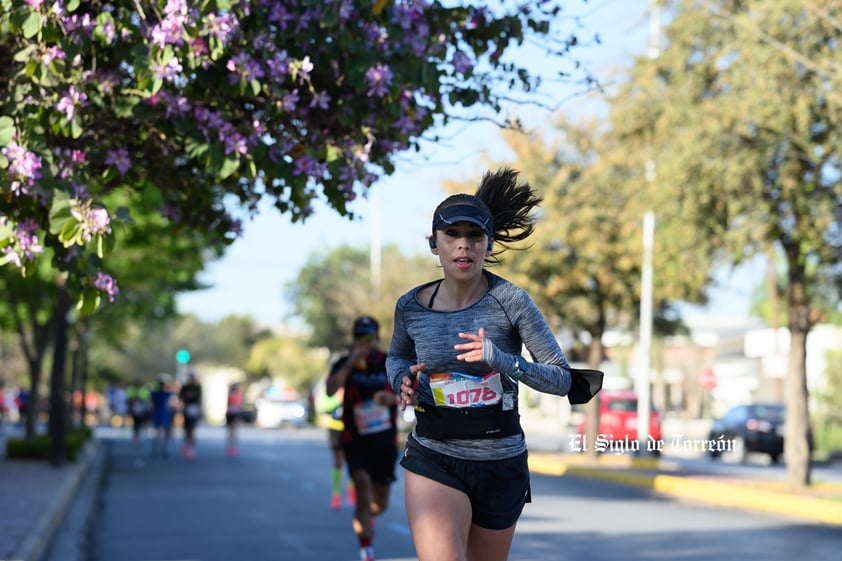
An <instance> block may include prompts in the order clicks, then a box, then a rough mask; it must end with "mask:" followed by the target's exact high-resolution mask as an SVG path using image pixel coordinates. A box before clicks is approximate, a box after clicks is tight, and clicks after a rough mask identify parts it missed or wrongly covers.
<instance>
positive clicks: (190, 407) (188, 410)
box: [184, 403, 200, 418]
mask: <svg viewBox="0 0 842 561" xmlns="http://www.w3.org/2000/svg"><path fill="white" fill-rule="evenodd" d="M199 413H200V409H199V404H198V403H188V404H187V407H185V408H184V415H185V416H187V417H190V418H193V417H198V416H199Z"/></svg>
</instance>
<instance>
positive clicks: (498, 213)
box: [433, 167, 544, 264]
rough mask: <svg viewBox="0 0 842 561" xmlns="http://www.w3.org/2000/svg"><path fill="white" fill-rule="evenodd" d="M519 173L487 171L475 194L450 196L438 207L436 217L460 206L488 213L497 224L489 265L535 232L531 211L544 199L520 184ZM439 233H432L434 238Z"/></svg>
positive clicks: (486, 260)
mask: <svg viewBox="0 0 842 561" xmlns="http://www.w3.org/2000/svg"><path fill="white" fill-rule="evenodd" d="M518 175H519V172H518V171H516V170H513V169H511V168H509V167H503V168H501V169H499V170H497V171H493V172H492V171H487V172H485V174H483V176H482V179H480V182H479V187H477V190H476V193H474V194H473V195H468V194H458V195H451V196H449V197H447V198H446V199H445V200H443V201H442V202H441V203H440V204H439V206H437V207H436V211H435V213H434V216H437V215H438V214H439V213H440V212H441V211H442V209H445V208H448V207H450V206H453V205H458V204H463V205H464V204H469V205H474V206H477V207H478V208H480V209H482V210H483V211H484V212H487V213H488V214H489V215H490V216H491V219H492V222H493V224H494V226H493V228H494V235H493V239H494V249H493V250H492V251H491V252H490V253H489V254H488V255H487V256H486V258H485V262H486V263H488V264H495V263H500V262H501V259H500V254H501V253H503V252H504V251H506V250H507V249H511V244H513V243H515V242H519V241H523V240H525V239H526V238H528V237H529V236H530V235H532V232H533V231H534V230H535V216H533V215H532V210H533V209H534V208H535V207H537V206H538V205H540V204H541V202H542V201H543V200H544V199H543V197H541V196H540V195H538V193H537V192H536V191H535V190H534V189H533V188H532V187H531V186H530V185H529V183H528V182H526V181H519V177H518ZM435 235H436V232H435V229H434V230H433V237H435Z"/></svg>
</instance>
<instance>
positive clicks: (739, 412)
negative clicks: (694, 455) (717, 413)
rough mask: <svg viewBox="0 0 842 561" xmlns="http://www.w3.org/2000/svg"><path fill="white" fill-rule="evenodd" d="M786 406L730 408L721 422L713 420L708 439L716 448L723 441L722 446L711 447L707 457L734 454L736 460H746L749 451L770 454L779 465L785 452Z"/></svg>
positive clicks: (757, 404) (768, 405)
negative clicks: (721, 447)
mask: <svg viewBox="0 0 842 561" xmlns="http://www.w3.org/2000/svg"><path fill="white" fill-rule="evenodd" d="M785 419H786V406H785V405H784V404H783V403H749V404H745V405H737V406H736V407H732V408H731V409H729V410H728V411H727V412H726V413H725V415H724V416H723V417H722V418H720V419H714V421H713V423H712V424H711V427H710V432H709V434H708V438H709V440H710V443H711V444H712V445H713V444H715V443H716V442H719V441H720V440H724V442H723V445H724V446H723V447H726V446H727V447H726V448H725V449H720V447H718V446H716V447H714V446H711V448H712V449H711V450H709V452H708V455H709V456H710V457H711V458H719V457H720V456H722V455H723V454H725V455H731V456H732V457H734V458H735V459H736V460H737V461H740V462H744V461H746V459H747V457H748V454H749V453H750V452H759V453H762V454H768V455H769V459H770V460H771V461H772V463H777V462H778V460H780V458H781V454H783V451H784V421H785Z"/></svg>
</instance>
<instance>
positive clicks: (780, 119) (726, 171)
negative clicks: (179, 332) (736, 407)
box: [627, 0, 842, 488]
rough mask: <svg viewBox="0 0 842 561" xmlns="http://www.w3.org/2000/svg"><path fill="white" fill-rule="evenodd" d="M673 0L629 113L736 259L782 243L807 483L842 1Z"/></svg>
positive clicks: (793, 474)
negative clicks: (812, 361)
mask: <svg viewBox="0 0 842 561" xmlns="http://www.w3.org/2000/svg"><path fill="white" fill-rule="evenodd" d="M673 4H674V7H675V11H674V19H673V21H672V22H671V23H670V24H669V26H668V28H667V32H666V34H667V45H666V47H665V49H664V51H663V54H662V55H661V56H660V57H659V58H658V59H655V60H648V59H647V60H644V59H641V60H640V61H638V63H637V64H636V65H635V68H634V69H633V72H632V75H631V79H630V83H631V84H633V85H632V87H631V88H630V92H629V97H634V98H635V102H636V104H637V110H636V111H630V112H629V114H627V117H628V119H629V121H630V122H631V121H633V120H637V123H638V126H637V132H638V135H639V138H641V139H645V140H646V141H648V142H651V146H652V150H653V152H652V153H653V154H654V155H655V157H654V159H655V160H656V161H657V169H658V175H659V177H663V178H666V179H668V181H669V183H670V184H671V185H672V186H675V187H676V188H675V189H674V190H673V192H672V193H671V196H672V197H674V198H675V200H676V201H678V204H680V206H681V208H682V209H683V211H684V216H685V220H686V222H687V223H688V224H693V225H694V227H695V228H697V229H698V231H699V232H703V233H704V235H705V236H707V238H708V243H709V244H710V246H709V247H711V250H712V251H717V250H718V252H719V254H720V255H722V256H725V257H727V258H728V259H730V260H731V261H733V262H740V261H742V260H744V259H746V258H749V257H752V256H753V255H755V254H757V253H761V252H766V251H769V250H770V248H772V247H774V248H775V249H776V251H778V252H780V254H781V255H782V256H783V259H784V261H785V264H786V272H785V279H786V280H785V294H786V299H785V302H786V304H785V305H786V308H787V314H786V315H787V322H788V327H789V331H790V336H791V343H790V359H789V360H790V361H789V368H788V374H787V382H786V394H787V423H786V435H785V439H786V443H787V445H786V451H785V455H786V465H787V480H788V483H789V485H790V487H792V488H798V487H802V486H804V485H808V484H809V483H810V452H809V446H808V432H809V413H808V406H807V403H808V400H807V394H808V389H807V379H806V374H805V363H806V341H807V334H808V333H809V331H810V329H811V327H812V326H813V325H814V324H815V323H816V322H817V321H820V320H821V319H822V318H823V316H824V315H825V310H822V309H821V308H819V307H818V306H817V300H816V299H817V288H818V287H820V286H821V287H826V286H828V285H827V284H826V283H824V282H822V283H820V282H818V278H817V275H818V274H820V273H822V272H826V271H831V272H833V273H835V274H836V275H838V274H839V269H838V267H836V269H832V267H833V266H834V264H838V263H839V261H840V259H842V243H840V239H839V236H838V231H839V229H840V225H842V205H840V204H839V200H840V196H842V183H841V182H840V178H839V177H840V176H839V173H838V172H839V169H840V164H841V163H842V162H840V157H842V148H840V147H842V129H840V127H839V126H837V124H838V123H839V122H840V119H841V118H842V104H840V99H839V95H838V90H836V89H835V86H838V84H839V63H838V60H839V58H838V48H837V46H838V44H839V41H840V39H841V38H842V26H840V25H839V24H838V23H839V21H840V19H842V17H840V16H842V6H840V5H839V3H838V2H830V1H824V0H822V1H818V0H817V1H815V2H810V3H809V6H805V4H804V2H801V1H796V0H774V1H765V2H757V1H747V2H733V1H709V2H702V3H699V2H684V1H679V2H674V3H673ZM837 278H838V277H837ZM836 286H838V284H836Z"/></svg>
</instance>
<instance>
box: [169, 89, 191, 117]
mask: <svg viewBox="0 0 842 561" xmlns="http://www.w3.org/2000/svg"><path fill="white" fill-rule="evenodd" d="M163 98H164V101H165V102H166V104H167V109H166V111H165V114H166V116H167V118H168V119H171V118H173V117H184V116H186V115H188V114H189V113H190V101H189V100H188V99H187V98H186V97H184V96H183V95H169V94H167V93H164V96H163Z"/></svg>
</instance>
